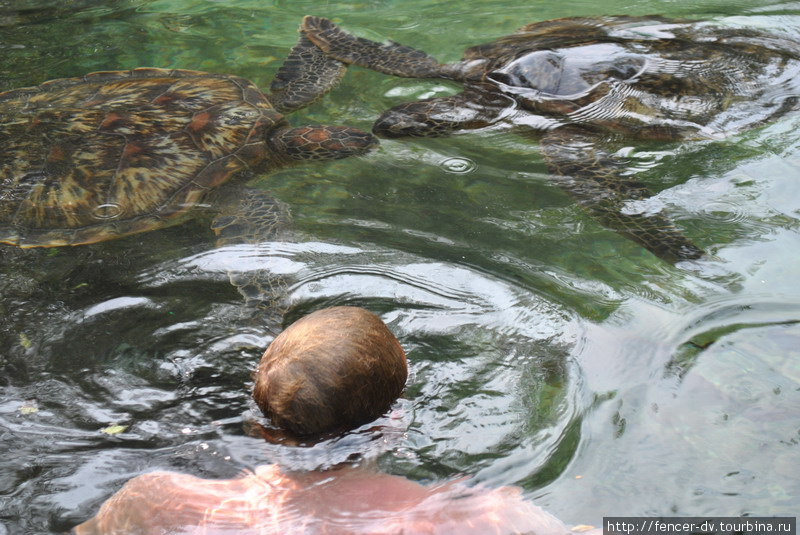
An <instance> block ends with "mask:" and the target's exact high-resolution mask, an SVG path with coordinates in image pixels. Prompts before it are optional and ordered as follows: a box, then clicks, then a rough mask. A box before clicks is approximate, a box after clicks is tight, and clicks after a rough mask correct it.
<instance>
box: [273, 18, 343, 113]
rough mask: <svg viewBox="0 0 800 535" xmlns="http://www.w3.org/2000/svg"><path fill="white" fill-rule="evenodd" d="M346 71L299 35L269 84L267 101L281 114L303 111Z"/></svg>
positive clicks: (335, 83)
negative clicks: (302, 109) (301, 109)
mask: <svg viewBox="0 0 800 535" xmlns="http://www.w3.org/2000/svg"><path fill="white" fill-rule="evenodd" d="M346 71H347V65H345V64H344V63H342V62H341V61H339V60H336V59H334V58H332V57H330V56H327V55H325V54H324V53H323V52H322V50H320V49H319V48H317V47H316V46H315V45H314V43H312V42H311V41H310V40H309V39H308V37H307V36H306V35H305V34H304V33H302V31H301V34H300V39H299V40H298V42H297V44H296V45H295V46H294V48H292V50H291V51H290V52H289V56H288V57H287V58H286V61H284V62H283V65H281V68H280V69H278V73H277V74H276V75H275V79H274V80H273V81H272V85H271V86H270V95H269V100H270V102H271V103H272V105H273V106H275V109H277V110H278V111H280V112H282V113H288V112H291V111H294V110H299V109H300V108H305V107H306V106H310V105H311V104H313V103H314V102H316V101H317V100H319V99H320V98H322V97H323V96H324V95H325V94H326V93H328V92H329V91H330V90H331V89H333V88H334V87H336V86H337V85H339V81H340V80H341V79H342V77H343V76H344V73H345V72H346Z"/></svg>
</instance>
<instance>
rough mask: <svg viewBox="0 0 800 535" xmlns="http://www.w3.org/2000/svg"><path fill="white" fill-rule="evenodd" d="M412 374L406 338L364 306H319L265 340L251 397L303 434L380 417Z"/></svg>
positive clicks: (274, 418)
mask: <svg viewBox="0 0 800 535" xmlns="http://www.w3.org/2000/svg"><path fill="white" fill-rule="evenodd" d="M407 376H408V366H407V363H406V356H405V352H404V351H403V348H402V347H401V346H400V342H398V341H397V338H395V336H394V335H393V334H392V333H391V331H389V328H388V327H386V325H385V324H384V323H383V321H381V319H380V318H379V317H378V316H376V315H375V314H373V313H372V312H369V311H367V310H364V309H362V308H358V307H332V308H326V309H323V310H318V311H316V312H314V313H312V314H309V315H308V316H306V317H304V318H302V319H300V320H298V321H296V322H295V323H293V324H292V325H291V326H290V327H289V328H287V329H286V330H285V331H283V332H282V333H281V334H280V335H278V336H277V337H276V338H275V340H274V341H273V342H272V343H271V344H270V346H269V347H268V348H267V350H266V352H265V353H264V356H263V357H261V362H260V363H259V365H258V369H257V370H256V383H255V388H254V389H253V397H254V398H255V400H256V403H257V404H258V406H259V407H260V408H261V410H262V411H263V412H264V414H265V415H266V416H268V417H269V418H270V419H271V420H272V423H273V424H275V425H277V426H279V427H282V428H283V429H286V430H288V431H291V432H292V433H295V434H298V435H318V434H321V433H326V432H329V431H335V430H340V429H341V430H344V429H349V428H352V427H356V426H358V425H361V424H364V423H367V422H369V421H371V420H374V419H375V418H377V417H378V416H380V415H381V414H383V413H384V412H386V410H387V409H388V408H389V407H390V406H391V404H392V403H393V402H394V401H395V400H396V399H397V397H398V396H399V395H400V394H401V393H402V391H403V388H404V386H405V382H406V378H407Z"/></svg>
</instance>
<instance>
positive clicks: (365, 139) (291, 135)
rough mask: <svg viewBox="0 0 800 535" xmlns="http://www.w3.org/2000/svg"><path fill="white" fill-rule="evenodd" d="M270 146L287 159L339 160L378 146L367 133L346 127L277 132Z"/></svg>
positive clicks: (302, 128) (318, 126) (318, 127)
mask: <svg viewBox="0 0 800 535" xmlns="http://www.w3.org/2000/svg"><path fill="white" fill-rule="evenodd" d="M269 145H270V148H271V149H272V150H274V151H275V152H276V153H277V154H279V155H282V156H285V157H287V158H289V159H290V160H298V161H314V160H338V159H340V158H347V157H348V156H357V155H359V154H364V153H366V152H368V151H369V150H370V149H372V148H374V147H376V146H377V145H378V140H377V139H376V138H375V136H373V135H372V134H370V133H369V132H364V131H363V130H359V129H357V128H351V127H349V126H321V125H315V126H301V127H298V128H286V129H283V130H279V131H277V132H276V133H275V134H274V135H273V136H272V137H271V138H270V139H269Z"/></svg>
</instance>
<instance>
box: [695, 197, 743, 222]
mask: <svg viewBox="0 0 800 535" xmlns="http://www.w3.org/2000/svg"><path fill="white" fill-rule="evenodd" d="M703 212H705V213H706V216H707V217H710V218H711V219H714V220H716V221H721V222H725V223H730V222H736V221H742V220H743V219H745V218H746V217H747V213H746V210H745V208H744V207H743V206H740V205H738V204H736V203H732V202H725V201H713V202H709V203H706V204H704V205H703Z"/></svg>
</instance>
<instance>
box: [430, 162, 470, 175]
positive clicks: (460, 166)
mask: <svg viewBox="0 0 800 535" xmlns="http://www.w3.org/2000/svg"><path fill="white" fill-rule="evenodd" d="M439 165H441V166H442V168H443V169H444V170H445V171H447V172H448V173H454V174H457V175H463V174H465V173H471V172H472V171H474V170H475V169H476V168H477V167H478V164H476V163H475V162H473V161H472V160H470V159H469V158H448V159H446V160H444V161H442V162H441V163H440V164H439Z"/></svg>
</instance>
